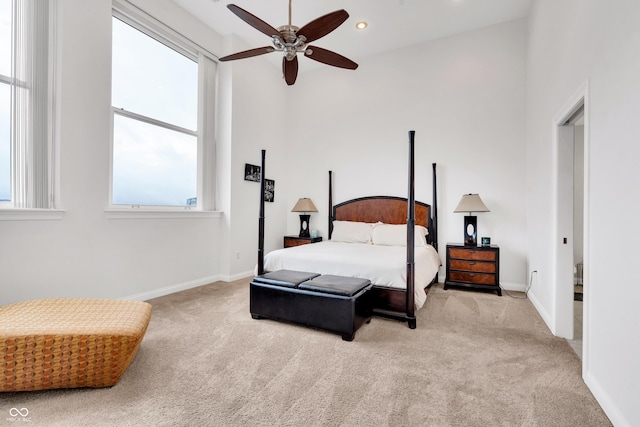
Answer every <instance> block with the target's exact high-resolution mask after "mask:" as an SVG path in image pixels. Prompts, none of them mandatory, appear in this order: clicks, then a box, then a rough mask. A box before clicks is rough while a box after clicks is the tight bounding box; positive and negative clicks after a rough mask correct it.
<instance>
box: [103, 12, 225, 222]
mask: <svg viewBox="0 0 640 427" xmlns="http://www.w3.org/2000/svg"><path fill="white" fill-rule="evenodd" d="M111 15H112V18H111V19H112V22H113V19H119V20H121V21H122V22H124V23H125V24H127V25H130V26H131V27H132V28H134V29H136V30H138V31H140V32H142V33H143V34H145V35H147V36H148V37H151V38H152V39H153V40H155V41H157V42H159V43H161V44H163V45H165V46H166V47H168V48H170V49H173V50H174V51H176V52H178V53H180V54H182V55H184V56H185V57H187V58H188V59H191V60H193V61H194V62H196V64H197V67H198V88H197V90H198V94H197V98H198V99H197V104H198V105H197V121H196V123H197V125H196V126H197V129H196V130H195V131H193V130H191V129H186V128H183V127H180V126H177V125H174V124H171V123H167V122H164V121H162V120H157V119H155V118H152V117H148V116H145V115H143V114H139V113H136V112H132V111H128V110H124V109H121V108H118V107H116V106H114V105H113V102H111V108H110V135H109V193H108V204H107V206H108V207H107V209H106V213H107V218H110V219H121V218H181V217H219V216H222V213H221V212H219V211H216V210H215V207H214V200H215V195H214V192H213V189H214V183H213V179H214V177H215V174H214V171H213V165H214V164H215V162H214V159H213V152H214V151H215V150H214V147H213V145H214V137H213V130H214V126H215V116H214V115H213V114H210V113H209V111H207V112H206V114H205V110H209V109H210V110H213V111H212V112H213V113H215V105H216V102H217V72H216V69H215V68H214V69H213V72H214V74H213V77H214V81H213V82H209V81H207V79H208V78H211V74H210V73H211V71H210V69H208V68H210V67H212V66H213V67H217V59H216V57H215V55H213V54H211V53H209V52H208V51H206V50H205V49H203V48H202V47H200V46H199V45H197V44H196V43H194V42H192V41H191V40H189V39H188V38H186V37H185V36H183V35H182V34H180V33H178V32H176V31H175V30H173V29H171V28H170V27H168V26H166V25H165V24H163V23H162V22H160V21H158V20H156V19H155V18H153V17H151V16H149V15H147V14H146V13H144V12H143V11H141V10H139V9H132V8H130V7H128V6H127V5H125V4H123V3H122V2H120V1H117V0H116V1H114V2H113V5H112V13H111ZM206 61H209V63H210V64H213V65H208V64H206ZM111 83H112V84H113V81H112V82H111ZM210 85H213V88H214V91H213V93H211V90H210V89H209V87H210ZM116 115H119V116H121V117H125V118H129V119H133V120H137V121H140V122H142V123H146V124H150V125H153V126H158V127H161V128H164V129H168V130H172V131H177V132H180V133H183V134H186V135H191V136H195V137H196V147H197V161H196V168H197V170H196V189H197V191H196V197H197V200H196V205H195V206H192V205H188V204H185V206H165V205H142V204H141V205H138V204H134V205H131V204H114V203H113V178H114V177H113V158H114V157H113V155H114V118H115V116H116ZM206 117H213V118H212V119H210V120H212V123H211V124H208V123H206V122H205V120H206Z"/></svg>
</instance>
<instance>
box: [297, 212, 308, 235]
mask: <svg viewBox="0 0 640 427" xmlns="http://www.w3.org/2000/svg"><path fill="white" fill-rule="evenodd" d="M309 218H311V215H300V235H299V237H311V235H310V234H309Z"/></svg>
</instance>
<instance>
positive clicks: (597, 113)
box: [527, 0, 640, 426]
mask: <svg viewBox="0 0 640 427" xmlns="http://www.w3.org/2000/svg"><path fill="white" fill-rule="evenodd" d="M638 16H640V3H638V2H632V1H623V0H616V1H609V0H591V1H588V2H585V1H583V0H566V1H563V2H557V1H553V0H534V2H533V5H532V9H531V13H530V17H529V46H528V67H527V212H528V220H527V227H528V234H529V237H528V241H529V253H530V258H531V260H530V268H531V269H536V270H538V280H537V281H536V282H535V284H534V287H533V288H532V292H531V294H532V297H533V298H535V300H536V301H537V308H538V310H539V311H541V314H543V317H544V318H545V320H546V321H547V322H548V323H549V327H550V328H551V329H552V330H554V329H555V327H556V326H557V325H556V321H557V319H556V318H555V314H554V310H555V307H554V304H555V301H554V295H555V288H554V281H553V275H552V268H553V259H552V254H553V248H554V244H555V239H554V237H553V232H552V229H553V224H554V218H555V210H554V209H555V207H554V202H553V196H552V195H553V192H554V185H555V184H554V182H553V179H552V176H553V173H552V171H551V165H552V164H553V156H554V154H553V152H554V147H553V140H552V130H553V129H552V128H553V120H554V117H555V116H556V114H558V112H559V111H560V110H561V108H563V106H564V105H565V103H566V102H567V101H568V100H569V99H570V98H571V97H572V96H573V94H574V93H575V92H576V90H578V88H579V87H580V86H581V85H582V84H583V83H584V82H585V81H588V88H589V93H588V105H587V115H586V117H585V120H586V123H585V132H586V134H585V150H586V152H587V163H586V164H585V170H586V171H587V176H586V194H585V212H586V214H587V217H586V218H585V219H586V221H585V302H584V304H585V307H584V308H585V314H584V315H585V318H586V319H587V320H586V324H585V329H584V343H585V344H584V345H585V347H584V349H583V357H584V366H583V376H584V378H585V382H586V383H587V385H588V386H589V387H590V389H591V391H592V392H593V394H594V395H595V397H596V398H597V399H598V401H599V403H600V404H601V406H602V407H603V409H604V410H605V411H606V413H607V415H608V416H609V417H610V418H611V420H612V421H613V423H614V424H615V425H620V426H632V425H639V424H640V407H639V406H638V404H637V403H638V402H639V401H640V388H638V378H640V369H639V368H638V364H637V361H638V360H640V340H638V338H637V337H638V332H637V331H638V328H639V327H640V311H638V310H637V301H638V300H639V298H640V288H639V287H638V286H637V284H636V283H635V281H634V280H633V273H631V272H630V267H631V266H633V265H634V264H635V262H636V258H637V253H638V251H637V245H636V244H635V242H634V239H633V237H632V235H631V233H630V231H631V230H633V228H634V225H635V223H636V218H635V216H636V214H637V212H638V211H640V204H639V203H638V201H637V198H635V197H630V195H632V194H635V193H634V188H635V187H634V186H635V185H636V183H638V182H640V170H638V168H637V166H636V163H637V159H638V158H640V145H639V144H638V140H639V139H640V130H639V129H638V127H637V124H636V122H637V117H636V116H637V111H638V107H637V106H638V105H639V104H640V85H639V84H638V76H639V75H640V56H638V54H637V52H638V51H639V49H640V27H638V25H637V18H638Z"/></svg>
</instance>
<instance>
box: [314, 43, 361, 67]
mask: <svg viewBox="0 0 640 427" xmlns="http://www.w3.org/2000/svg"><path fill="white" fill-rule="evenodd" d="M304 56H306V57H307V58H311V59H313V60H315V61H318V62H322V63H323V64H327V65H332V66H334V67H340V68H346V69H349V70H355V69H356V68H358V64H356V63H355V62H353V61H352V60H350V59H349V58H346V57H344V56H342V55H339V54H337V53H335V52H332V51H330V50H327V49H323V48H321V47H317V46H309V47H308V48H307V50H306V52H305V53H304Z"/></svg>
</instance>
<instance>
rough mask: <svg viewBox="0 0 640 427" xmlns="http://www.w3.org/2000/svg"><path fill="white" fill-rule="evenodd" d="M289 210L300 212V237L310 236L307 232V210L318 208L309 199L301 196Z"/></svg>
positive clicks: (311, 210)
mask: <svg viewBox="0 0 640 427" xmlns="http://www.w3.org/2000/svg"><path fill="white" fill-rule="evenodd" d="M291 212H302V213H301V214H300V237H311V235H310V234H309V218H310V217H311V216H310V215H309V214H308V212H318V208H316V205H314V204H313V202H312V201H311V199H309V198H306V197H304V198H302V199H298V202H297V203H296V205H295V206H294V207H293V209H291Z"/></svg>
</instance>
